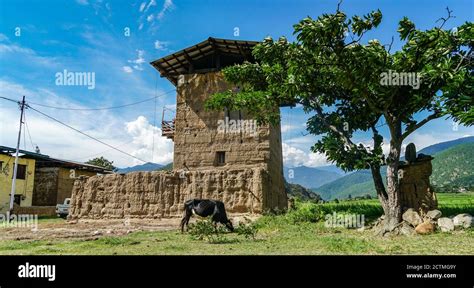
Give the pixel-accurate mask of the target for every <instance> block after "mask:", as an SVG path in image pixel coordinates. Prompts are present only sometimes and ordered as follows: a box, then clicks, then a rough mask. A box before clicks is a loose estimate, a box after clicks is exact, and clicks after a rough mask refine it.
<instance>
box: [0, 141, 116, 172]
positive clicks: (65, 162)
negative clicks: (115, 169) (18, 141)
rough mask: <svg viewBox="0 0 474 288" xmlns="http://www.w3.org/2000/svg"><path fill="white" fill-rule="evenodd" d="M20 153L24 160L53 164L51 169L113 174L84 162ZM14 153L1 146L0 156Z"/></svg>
mask: <svg viewBox="0 0 474 288" xmlns="http://www.w3.org/2000/svg"><path fill="white" fill-rule="evenodd" d="M19 152H20V153H21V154H23V155H22V156H21V157H22V158H31V159H35V160H37V161H39V162H41V163H43V164H44V163H51V165H49V166H51V167H53V166H54V165H55V164H56V165H57V166H61V167H68V168H78V169H85V170H93V171H97V172H105V173H107V172H112V171H111V170H108V169H105V168H103V167H100V166H96V165H91V164H86V163H82V162H76V161H71V160H64V159H58V158H51V157H49V156H48V155H45V154H40V153H35V152H31V151H27V150H22V149H19ZM13 153H16V149H15V148H12V147H7V146H0V154H8V155H11V154H13Z"/></svg>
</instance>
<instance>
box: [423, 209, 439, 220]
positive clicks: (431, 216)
mask: <svg viewBox="0 0 474 288" xmlns="http://www.w3.org/2000/svg"><path fill="white" fill-rule="evenodd" d="M441 215H443V213H441V211H439V210H437V209H435V210H431V211H428V213H426V217H428V218H429V219H431V220H438V219H439V218H440V217H441Z"/></svg>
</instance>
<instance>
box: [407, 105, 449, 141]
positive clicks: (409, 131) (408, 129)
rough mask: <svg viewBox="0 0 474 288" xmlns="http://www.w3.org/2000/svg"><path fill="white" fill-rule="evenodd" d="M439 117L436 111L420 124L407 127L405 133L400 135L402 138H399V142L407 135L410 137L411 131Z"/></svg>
mask: <svg viewBox="0 0 474 288" xmlns="http://www.w3.org/2000/svg"><path fill="white" fill-rule="evenodd" d="M439 117H441V114H440V113H439V112H438V111H436V112H434V113H433V114H431V115H430V116H428V117H426V118H425V119H423V120H421V121H420V122H418V123H416V124H415V125H413V126H409V127H407V129H406V130H405V132H403V134H402V137H401V140H402V141H403V140H404V139H405V138H406V137H408V135H410V134H411V133H412V132H413V131H415V130H417V129H418V128H420V127H421V126H423V125H425V124H426V123H428V122H429V121H431V120H433V119H436V118H439Z"/></svg>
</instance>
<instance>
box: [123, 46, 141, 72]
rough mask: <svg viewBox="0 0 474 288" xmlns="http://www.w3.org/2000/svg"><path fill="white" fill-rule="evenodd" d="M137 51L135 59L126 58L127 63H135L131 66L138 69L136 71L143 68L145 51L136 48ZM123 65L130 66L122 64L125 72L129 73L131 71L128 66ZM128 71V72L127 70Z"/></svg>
mask: <svg viewBox="0 0 474 288" xmlns="http://www.w3.org/2000/svg"><path fill="white" fill-rule="evenodd" d="M136 51H137V59H134V60H128V63H131V64H135V65H132V66H133V68H134V69H135V70H138V71H142V70H143V67H142V66H143V63H145V58H144V56H145V51H144V50H136ZM125 67H128V68H130V66H124V67H123V69H124V71H125V72H127V73H130V72H131V71H130V70H129V69H128V68H125ZM125 69H127V71H126V70H125ZM128 71H130V72H128Z"/></svg>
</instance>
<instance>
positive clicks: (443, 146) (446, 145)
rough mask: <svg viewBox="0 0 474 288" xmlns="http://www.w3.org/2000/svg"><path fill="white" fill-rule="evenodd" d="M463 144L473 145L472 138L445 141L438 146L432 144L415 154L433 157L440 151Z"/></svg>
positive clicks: (473, 139)
mask: <svg viewBox="0 0 474 288" xmlns="http://www.w3.org/2000/svg"><path fill="white" fill-rule="evenodd" d="M464 143H474V136H470V137H463V138H459V139H456V140H452V141H446V142H441V143H438V144H434V145H431V146H428V147H426V148H423V149H421V150H420V151H418V152H417V153H423V154H426V155H434V154H436V153H438V152H441V151H443V150H446V149H449V148H451V147H453V146H456V145H459V144H464Z"/></svg>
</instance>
